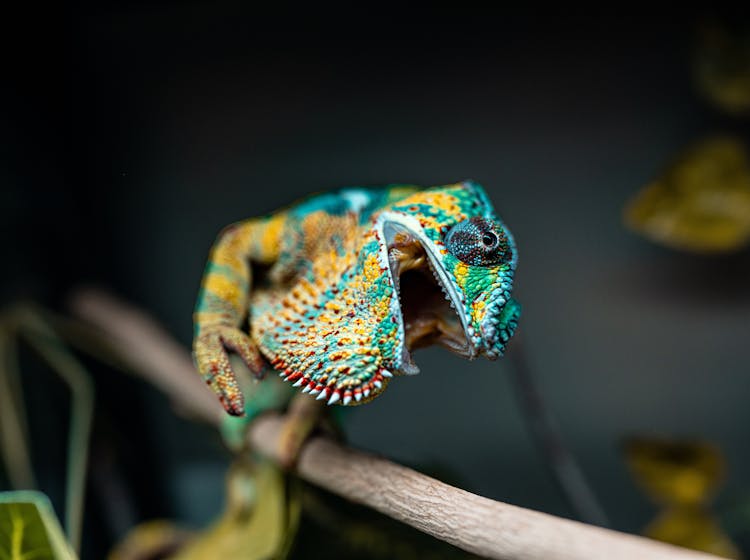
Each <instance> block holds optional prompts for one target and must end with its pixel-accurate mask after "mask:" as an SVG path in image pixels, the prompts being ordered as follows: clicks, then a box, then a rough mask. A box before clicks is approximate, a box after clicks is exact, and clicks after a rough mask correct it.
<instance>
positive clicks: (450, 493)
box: [73, 292, 717, 560]
mask: <svg viewBox="0 0 750 560" xmlns="http://www.w3.org/2000/svg"><path fill="white" fill-rule="evenodd" d="M73 309H74V312H75V313H76V314H78V315H79V316H81V317H83V318H85V319H88V320H91V321H93V322H94V323H95V324H96V325H97V326H98V327H100V328H101V329H103V330H104V331H105V332H106V333H107V334H108V335H109V336H110V337H112V340H111V342H112V343H113V344H115V345H116V344H119V345H120V347H121V349H122V351H123V352H124V353H125V354H128V355H136V356H137V359H136V360H135V363H137V364H138V371H139V374H140V375H142V376H143V377H145V378H146V379H149V380H151V381H152V382H153V383H154V384H155V385H157V386H158V387H159V388H160V389H162V390H163V391H165V392H166V393H168V394H170V395H171V396H172V397H173V398H174V399H175V400H176V401H178V402H181V403H183V405H185V406H190V405H191V403H192V404H195V406H196V408H200V413H199V414H197V415H198V416H200V417H201V418H202V419H203V420H205V421H208V422H210V423H211V424H214V425H218V423H219V422H220V420H221V416H219V415H216V414H215V413H214V411H215V408H214V407H212V406H209V405H207V404H206V403H205V397H206V395H207V394H209V395H210V393H208V390H207V388H206V387H205V385H204V384H203V383H202V382H201V381H200V378H199V376H198V375H197V373H196V372H195V370H194V369H193V367H192V364H191V363H190V360H189V355H188V353H187V352H186V351H185V350H184V349H182V348H181V347H180V346H179V345H178V344H177V343H175V342H174V341H173V340H172V339H171V337H169V335H167V334H166V333H165V332H164V331H163V330H162V329H161V328H160V327H159V326H158V325H157V324H156V323H155V322H154V321H153V320H151V319H150V318H149V317H148V316H146V315H145V314H143V313H141V312H137V311H135V310H133V309H132V308H131V307H130V306H128V305H126V304H124V303H122V302H119V301H117V300H115V299H114V298H112V297H111V296H107V295H105V294H101V293H92V292H83V293H80V294H78V296H77V297H76V299H75V300H74V302H73ZM167 366H168V367H167ZM193 379H195V380H197V381H198V382H197V383H196V382H195V381H193ZM282 424H283V417H280V416H272V415H268V416H263V417H261V418H259V419H258V420H256V421H255V422H254V423H253V425H252V426H251V429H250V432H249V438H250V442H251V444H252V446H253V447H254V448H255V449H257V450H258V451H259V452H261V453H263V454H264V455H267V456H269V457H271V458H275V454H276V452H277V450H278V445H277V440H278V438H279V434H280V432H281V429H282ZM297 472H298V474H299V475H300V476H301V477H302V478H304V479H305V480H308V481H309V482H312V483H314V484H316V485H318V486H320V487H322V488H325V489H327V490H329V491H331V492H333V493H335V494H338V495H339V496H342V497H344V498H347V499H349V500H351V501H354V502H357V503H360V504H363V505H366V506H368V507H371V508H373V509H376V510H378V511H380V512H381V513H384V514H385V515H388V516H390V517H392V518H394V519H398V520H399V521H402V522H404V523H406V524H408V525H411V526H412V527H414V528H416V529H418V530H420V531H423V532H425V533H427V534H429V535H432V536H434V537H436V538H438V539H441V540H444V541H447V542H449V543H451V544H453V545H455V546H457V547H459V548H462V549H464V550H466V551H469V552H472V553H474V554H478V555H480V556H484V557H486V558H498V559H505V560H574V559H575V560H588V559H591V560H594V559H597V560H599V559H601V558H607V559H610V560H632V559H639V560H699V559H704V560H707V559H710V558H714V559H716V558H717V557H716V556H712V555H709V554H703V553H698V552H694V551H690V550H687V549H683V548H678V547H675V546H671V545H666V544H662V543H658V542H656V541H652V540H649V539H645V538H643V537H637V536H635V535H628V534H625V533H619V532H616V531H611V530H608V529H602V528H599V527H594V526H591V525H585V524H583V523H578V522H576V521H571V520H568V519H562V518H559V517H554V516H552V515H547V514H545V513H540V512H536V511H532V510H528V509H525V508H521V507H517V506H513V505H510V504H505V503H503V502H496V501H493V500H490V499H488V498H483V497H481V496H477V495H476V494H472V493H470V492H466V491H465V490H461V489H459V488H454V487H453V486H450V485H448V484H444V483H442V482H440V481H438V480H435V479H433V478H430V477H428V476H425V475H423V474H420V473H418V472H416V471H414V470H412V469H408V468H406V467H402V466H400V465H397V464H394V463H392V462H390V461H388V460H386V459H383V458H380V457H376V456H374V455H371V454H367V453H363V452H361V451H356V450H353V449H350V448H347V447H343V446H341V445H339V444H337V443H335V442H333V441H330V440H328V439H326V438H323V437H315V438H312V439H311V440H310V441H308V442H307V444H305V446H304V447H303V449H302V452H301V454H300V457H299V461H298V465H297Z"/></svg>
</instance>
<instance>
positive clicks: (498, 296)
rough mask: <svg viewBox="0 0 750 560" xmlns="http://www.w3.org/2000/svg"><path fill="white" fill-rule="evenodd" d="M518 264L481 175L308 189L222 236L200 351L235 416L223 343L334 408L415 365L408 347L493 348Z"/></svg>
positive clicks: (490, 353)
mask: <svg viewBox="0 0 750 560" xmlns="http://www.w3.org/2000/svg"><path fill="white" fill-rule="evenodd" d="M515 268H516V248H515V243H514V241H513V237H512V235H511V234H510V232H509V231H508V229H507V228H506V227H505V226H504V225H503V223H502V222H501V221H500V220H499V219H498V218H497V216H496V215H495V213H494V211H493V208H492V206H491V204H490V202H489V200H488V198H487V195H486V194H485V192H484V189H483V188H482V187H481V186H479V185H478V184H476V183H473V182H470V181H465V182H462V183H457V184H452V185H446V186H439V187H432V188H427V189H423V188H419V187H414V186H404V185H397V186H388V187H382V188H345V189H341V190H338V191H334V192H331V193H325V194H319V195H314V196H312V197H309V198H307V199H305V200H303V201H301V202H299V203H297V204H295V205H293V206H291V207H289V208H287V209H285V210H282V211H280V212H278V213H275V214H273V215H270V216H267V217H262V218H253V219H249V220H247V221H242V222H238V223H236V224H234V225H231V226H229V227H228V228H226V229H225V230H224V231H223V232H222V233H221V235H220V236H219V238H218V240H217V242H216V244H215V245H214V247H213V249H212V251H211V255H210V258H209V262H208V265H207V268H206V272H205V276H204V278H203V284H202V289H201V292H200V295H199V297H198V303H197V306H196V310H195V316H194V319H195V339H194V345H193V349H194V356H195V360H196V363H197V366H198V369H199V371H200V373H201V374H202V375H203V377H204V379H205V380H206V383H208V384H209V385H210V386H211V388H212V389H213V390H214V391H215V392H216V393H217V394H218V396H219V398H220V400H221V402H222V404H223V405H224V407H225V409H226V410H227V411H228V412H229V413H230V414H232V415H236V416H240V415H242V414H243V413H244V398H243V394H242V391H241V390H240V385H239V383H238V381H237V377H236V376H235V373H234V371H233V369H232V366H231V364H230V361H229V355H228V352H231V353H235V354H237V355H239V357H240V358H241V359H242V360H243V361H244V363H245V364H246V365H247V366H248V368H250V370H251V372H253V373H254V374H256V375H257V376H258V377H260V376H261V374H262V371H263V370H264V366H265V360H267V361H268V362H270V364H271V365H272V366H273V368H274V369H276V370H277V371H278V372H279V373H280V375H281V376H282V377H283V378H284V379H286V380H287V381H289V382H291V383H292V384H293V386H294V387H296V388H298V389H299V390H300V391H301V392H302V393H309V394H310V395H313V396H316V398H317V399H318V400H325V401H326V402H327V403H328V404H341V405H353V404H360V403H364V402H367V401H368V400H372V399H373V398H375V397H376V396H378V395H379V394H381V393H382V392H383V391H384V390H385V388H386V386H387V385H388V382H389V381H390V380H391V378H392V377H393V376H394V375H400V374H405V375H412V374H415V373H418V372H419V369H418V368H417V366H416V365H415V363H414V361H413V360H412V356H411V352H412V351H413V350H414V349H416V348H420V347H424V346H428V345H431V344H438V345H440V346H443V347H445V348H448V349H449V350H451V351H452V352H455V353H457V354H459V355H461V356H464V357H466V358H469V359H473V358H475V357H477V356H479V355H484V356H487V357H488V358H490V359H495V358H497V357H498V356H501V355H502V354H503V352H504V349H505V345H506V343H507V342H508V340H509V338H510V337H511V336H512V335H513V331H514V330H515V328H516V323H517V321H518V316H519V312H520V306H519V305H518V304H517V303H516V301H515V300H513V299H511V297H510V292H511V288H512V283H513V273H514V270H515ZM246 319H247V321H248V324H249V329H246V328H244V327H243V324H244V323H245V321H246ZM248 333H249V334H248Z"/></svg>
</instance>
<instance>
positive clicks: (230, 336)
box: [193, 325, 265, 416]
mask: <svg viewBox="0 0 750 560" xmlns="http://www.w3.org/2000/svg"><path fill="white" fill-rule="evenodd" d="M228 352H232V353H234V354H237V355H238V356H239V357H240V358H241V359H242V361H243V362H244V363H245V365H247V367H248V369H249V370H250V371H251V372H252V373H253V374H254V375H255V376H256V377H257V378H258V379H260V378H262V373H263V370H264V368H265V362H264V360H263V358H262V357H261V355H260V353H259V352H258V349H257V348H256V347H255V345H254V344H253V343H252V342H251V341H250V338H249V337H248V336H247V335H246V334H245V333H244V332H242V331H241V330H240V329H238V328H236V327H231V326H227V325H210V326H205V327H201V330H200V334H198V336H197V337H196V338H195V340H194V341H193V356H194V357H195V362H196V365H197V367H198V371H199V372H200V373H201V375H202V376H203V379H205V381H206V383H207V384H208V385H209V386H210V387H211V389H213V390H214V392H215V393H216V394H217V395H218V397H219V400H220V401H221V404H222V405H223V406H224V409H225V410H226V411H227V412H228V413H229V414H231V415H232V416H242V415H243V414H244V413H245V399H244V397H243V396H242V391H241V389H240V386H239V383H238V382H237V376H236V375H235V373H234V370H233V369H232V365H231V364H230V362H229V355H228Z"/></svg>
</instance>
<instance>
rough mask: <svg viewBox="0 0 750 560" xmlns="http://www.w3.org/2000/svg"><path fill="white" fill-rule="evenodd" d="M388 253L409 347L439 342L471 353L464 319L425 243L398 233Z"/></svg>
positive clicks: (462, 351) (464, 353) (415, 347)
mask: <svg viewBox="0 0 750 560" xmlns="http://www.w3.org/2000/svg"><path fill="white" fill-rule="evenodd" d="M388 255H389V261H390V265H391V270H392V272H393V278H394V281H395V283H396V287H397V290H398V294H399V302H400V305H401V315H402V317H403V322H404V344H405V345H406V348H407V350H409V351H411V350H416V349H419V348H424V347H426V346H431V345H438V346H443V347H445V348H447V349H448V350H451V351H452V352H455V353H457V354H460V355H463V356H468V355H469V345H468V340H467V337H466V333H465V332H464V329H463V327H462V324H461V320H460V318H459V316H458V314H457V311H456V310H455V309H453V307H452V304H451V301H450V297H449V296H448V294H447V291H446V290H445V288H444V286H442V285H441V284H440V281H439V280H438V279H437V278H436V275H435V273H434V271H433V270H432V268H431V264H430V260H429V257H428V256H427V254H426V252H425V249H424V247H423V246H422V245H421V243H419V242H418V241H417V240H416V239H415V238H414V237H413V236H412V235H410V234H409V233H408V232H397V233H395V235H393V237H392V238H391V239H390V242H389V244H388Z"/></svg>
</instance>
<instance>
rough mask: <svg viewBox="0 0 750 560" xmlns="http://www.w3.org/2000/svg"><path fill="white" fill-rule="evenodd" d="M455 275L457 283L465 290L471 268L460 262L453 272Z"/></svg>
mask: <svg viewBox="0 0 750 560" xmlns="http://www.w3.org/2000/svg"><path fill="white" fill-rule="evenodd" d="M453 273H454V274H455V275H456V282H457V283H458V285H459V286H460V287H461V288H463V287H464V286H465V285H466V277H467V276H468V274H469V267H468V266H467V265H466V264H464V263H462V262H459V263H458V264H457V265H456V268H455V269H454V270H453Z"/></svg>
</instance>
